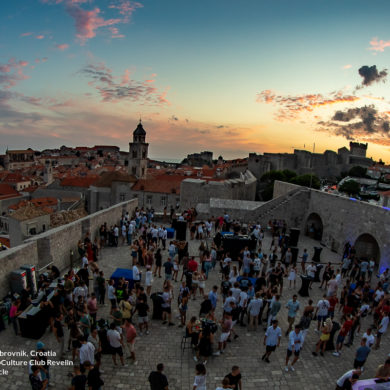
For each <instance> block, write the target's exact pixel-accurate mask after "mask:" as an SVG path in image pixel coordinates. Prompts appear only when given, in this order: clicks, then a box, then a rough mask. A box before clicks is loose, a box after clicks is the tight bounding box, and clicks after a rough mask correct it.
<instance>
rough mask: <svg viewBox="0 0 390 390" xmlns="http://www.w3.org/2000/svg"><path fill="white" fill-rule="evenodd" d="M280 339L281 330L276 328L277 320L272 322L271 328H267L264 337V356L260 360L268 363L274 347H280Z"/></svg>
mask: <svg viewBox="0 0 390 390" xmlns="http://www.w3.org/2000/svg"><path fill="white" fill-rule="evenodd" d="M281 338H282V330H281V329H280V328H279V326H278V320H273V321H272V326H269V327H268V328H267V331H266V332H265V336H264V342H263V343H264V345H265V346H266V347H265V348H266V349H265V354H264V355H263V356H262V357H261V360H265V361H266V362H267V363H269V362H270V361H269V359H268V358H269V357H270V355H271V353H272V352H273V351H275V350H276V347H279V346H280V340H281Z"/></svg>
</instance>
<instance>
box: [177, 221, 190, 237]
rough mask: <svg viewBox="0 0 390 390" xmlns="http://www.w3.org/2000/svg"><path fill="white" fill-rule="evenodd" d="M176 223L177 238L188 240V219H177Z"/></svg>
mask: <svg viewBox="0 0 390 390" xmlns="http://www.w3.org/2000/svg"><path fill="white" fill-rule="evenodd" d="M175 225H176V240H179V241H186V237H187V222H186V221H177V222H176V224H175Z"/></svg>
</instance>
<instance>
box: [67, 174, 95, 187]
mask: <svg viewBox="0 0 390 390" xmlns="http://www.w3.org/2000/svg"><path fill="white" fill-rule="evenodd" d="M98 180H99V177H98V176H96V175H93V176H92V175H91V176H85V177H66V178H65V179H62V180H61V183H60V185H61V186H62V187H84V188H88V187H89V186H90V185H93V184H94V183H96V182H97V181H98Z"/></svg>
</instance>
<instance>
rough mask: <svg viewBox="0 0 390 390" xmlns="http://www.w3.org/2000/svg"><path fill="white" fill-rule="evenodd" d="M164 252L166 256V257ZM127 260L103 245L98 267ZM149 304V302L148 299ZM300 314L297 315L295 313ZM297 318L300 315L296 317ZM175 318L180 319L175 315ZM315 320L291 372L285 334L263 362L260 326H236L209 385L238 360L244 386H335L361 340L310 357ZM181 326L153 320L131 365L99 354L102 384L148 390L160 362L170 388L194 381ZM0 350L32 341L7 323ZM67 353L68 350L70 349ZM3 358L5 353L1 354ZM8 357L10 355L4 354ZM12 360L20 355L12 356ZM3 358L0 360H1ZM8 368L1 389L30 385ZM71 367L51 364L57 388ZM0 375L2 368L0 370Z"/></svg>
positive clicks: (48, 338)
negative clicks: (287, 369) (16, 333)
mask: <svg viewBox="0 0 390 390" xmlns="http://www.w3.org/2000/svg"><path fill="white" fill-rule="evenodd" d="M315 245H318V243H317V242H315V241H313V240H311V239H309V238H307V237H301V239H300V242H299V247H300V253H301V252H302V250H303V248H308V249H309V252H310V254H312V253H311V252H313V251H312V248H313V246H315ZM198 246H199V241H190V254H193V255H197V253H198V250H197V248H198ZM269 246H270V237H266V238H265V241H264V244H263V247H264V248H265V253H268V251H267V249H268V248H269ZM166 255H167V254H166V253H165V254H164V257H166ZM321 260H322V262H325V261H332V262H338V261H339V256H338V255H336V254H335V253H333V252H331V251H330V250H328V249H326V248H324V250H323V252H322V256H321ZM129 265H130V251H129V248H128V247H127V246H120V247H118V248H107V249H104V250H103V251H102V253H101V256H100V260H99V266H100V267H101V268H102V269H103V270H104V272H105V275H106V277H107V276H109V275H111V273H112V272H113V271H114V270H115V269H116V268H118V267H120V268H126V267H129ZM162 281H163V279H158V278H157V279H155V281H154V284H153V288H152V292H153V291H161V285H162ZM287 283H288V282H287V280H285V290H284V292H283V297H282V304H283V306H282V307H283V309H282V310H281V312H280V313H279V315H278V319H279V323H280V326H281V327H282V330H283V331H284V330H286V328H287V326H286V323H287V321H286V320H287V312H286V309H285V308H284V305H285V303H286V302H287V300H288V299H290V298H291V296H292V294H293V293H294V292H296V291H297V290H298V288H299V285H300V282H298V281H297V289H296V290H292V289H291V290H290V289H288V287H286V285H287ZM214 284H218V285H219V284H220V276H219V274H218V273H217V272H216V271H213V272H212V273H211V276H210V278H209V280H208V281H207V282H206V291H207V292H208V291H209V290H210V288H211V287H212V285H214ZM175 286H176V288H175V290H176V291H177V290H178V287H179V283H176V284H175ZM318 287H319V286H318V284H315V285H314V286H313V290H311V295H312V298H313V299H314V302H315V303H316V302H317V300H318V299H319V298H320V297H321V295H322V293H323V291H321V290H320V289H319V288H318ZM307 300H308V298H299V301H300V302H301V307H303V306H304V305H305V304H306V302H307ZM150 304H151V302H150ZM199 304H200V299H197V300H196V301H190V303H189V312H188V318H189V316H190V315H192V314H194V315H196V314H197V313H198V311H199ZM108 308H109V307H108V306H104V307H101V308H100V309H99V314H98V318H99V317H105V318H107V317H108ZM217 313H218V316H219V317H220V315H221V302H219V305H218V310H217ZM177 314H178V309H177V305H176V304H173V318H175V316H176V315H177ZM298 316H299V315H298ZM299 317H300V316H299ZM364 320H365V321H364V322H363V325H362V332H363V331H364V330H365V329H366V327H367V326H368V325H369V324H370V323H371V317H367V318H365V319H364ZM176 322H177V323H178V320H176ZM314 328H315V324H314V322H313V323H312V324H311V328H310V331H309V333H308V336H307V339H306V342H305V345H304V348H303V351H302V353H301V358H300V360H299V361H298V363H297V364H296V366H295V367H296V371H295V372H288V373H286V372H285V371H284V365H285V364H284V360H285V355H286V347H287V338H286V337H283V340H282V343H281V347H280V348H279V349H278V350H277V351H276V352H275V353H274V354H273V355H272V356H271V363H270V364H267V363H264V362H263V361H261V355H262V353H263V351H264V347H263V338H264V331H263V330H262V327H260V328H259V330H258V331H256V332H253V331H252V332H249V331H248V330H247V329H246V328H242V327H240V326H237V327H236V331H237V333H238V334H239V336H240V337H239V338H238V339H237V340H235V341H233V342H232V343H229V344H228V346H227V349H226V352H225V353H224V354H223V355H222V356H219V357H212V358H211V359H210V360H209V362H208V364H207V388H208V389H215V387H216V386H217V385H219V384H220V382H221V380H222V378H223V377H224V375H226V374H227V373H229V371H230V368H231V366H232V365H239V366H240V368H241V373H242V377H243V389H245V390H255V389H268V390H279V389H280V390H282V389H286V390H287V389H299V388H301V389H311V390H317V389H318V390H319V389H333V388H334V387H335V381H336V379H337V378H338V377H339V376H341V375H342V374H343V373H344V372H346V371H347V370H349V369H351V368H352V365H353V360H354V354H355V350H356V348H357V346H358V344H359V342H358V340H359V337H357V339H355V343H354V345H353V346H352V347H351V348H350V349H349V348H344V350H343V352H342V355H341V357H339V358H337V357H334V356H332V355H331V354H330V353H329V352H328V353H326V355H325V357H317V358H313V356H312V354H311V351H312V350H313V348H314V345H315V343H316V341H317V339H318V336H317V334H316V333H315V332H314ZM182 334H183V331H182V329H181V328H179V327H177V326H174V327H169V328H168V327H167V326H166V325H165V326H164V325H162V324H161V322H159V321H152V323H151V329H150V335H148V336H142V337H138V339H137V342H136V354H137V361H138V362H137V364H136V365H133V364H130V365H129V366H128V367H123V368H122V367H114V366H113V364H112V360H111V357H110V356H109V355H103V359H102V367H101V368H102V370H103V371H104V374H103V375H102V378H103V380H104V381H105V389H114V388H119V389H122V388H123V389H134V390H135V389H137V390H138V389H139V390H141V389H142V390H143V389H149V385H148V382H147V377H148V374H149V372H150V371H151V370H154V369H155V366H156V364H157V363H160V362H163V363H164V365H165V374H166V375H167V377H168V380H169V389H174V390H179V389H192V383H193V382H192V381H193V377H194V367H195V362H194V360H193V356H192V353H191V350H186V351H185V353H184V354H182V352H181V350H180V341H181V337H182ZM42 341H43V342H44V343H45V344H46V348H47V349H50V348H53V350H56V349H57V348H56V342H55V339H54V337H53V335H52V334H50V333H49V332H48V331H47V332H46V334H45V335H44V336H43V338H42ZM0 343H1V346H0V350H1V351H19V350H27V351H30V350H32V349H34V348H35V344H36V341H35V340H29V339H25V338H21V337H16V336H14V333H13V330H12V328H8V329H6V330H5V331H3V332H2V333H0ZM389 352H390V348H389V337H388V335H385V337H384V338H383V340H382V346H381V349H380V350H378V351H373V352H372V353H371V355H370V356H369V358H368V361H367V363H366V367H365V371H364V373H363V375H362V378H370V377H372V376H373V375H374V373H375V368H376V367H377V366H378V365H379V364H381V363H382V362H383V361H384V360H385V358H386V356H387V354H388V353H389ZM68 358H71V355H70V354H69V353H68ZM2 359H4V358H2ZM7 359H8V360H9V358H7ZM15 360H20V359H18V358H15ZM0 362H1V361H0ZM2 368H4V369H6V370H8V371H9V373H8V375H2V376H1V375H0V388H1V389H5V388H7V389H8V390H16V389H28V388H30V386H29V383H28V374H27V367H15V366H14V367H12V366H11V367H9V366H0V371H1V369H2ZM71 370H72V367H52V368H51V378H52V379H51V383H52V384H53V387H54V388H55V389H58V390H61V389H68V388H69V384H70V378H69V377H68V376H67V374H68V373H69V372H70V371H71ZM0 374H1V372H0Z"/></svg>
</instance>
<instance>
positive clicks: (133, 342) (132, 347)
mask: <svg viewBox="0 0 390 390" xmlns="http://www.w3.org/2000/svg"><path fill="white" fill-rule="evenodd" d="M134 345H135V340H134V341H132V342H130V343H129V342H127V346H128V347H129V351H130V352H131V353H133V352H134V350H135V348H134Z"/></svg>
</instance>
